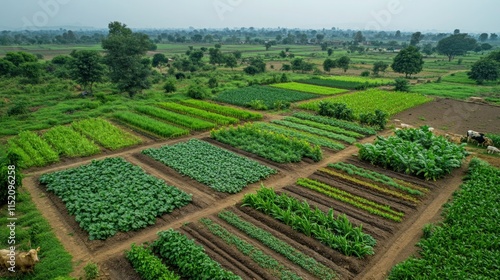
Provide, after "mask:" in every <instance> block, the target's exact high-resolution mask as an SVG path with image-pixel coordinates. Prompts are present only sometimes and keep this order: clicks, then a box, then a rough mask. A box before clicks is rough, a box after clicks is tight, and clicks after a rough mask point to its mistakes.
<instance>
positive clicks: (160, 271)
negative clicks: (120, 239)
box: [125, 244, 180, 280]
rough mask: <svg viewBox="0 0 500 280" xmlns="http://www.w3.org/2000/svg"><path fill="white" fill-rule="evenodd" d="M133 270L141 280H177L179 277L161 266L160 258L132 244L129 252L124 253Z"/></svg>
mask: <svg viewBox="0 0 500 280" xmlns="http://www.w3.org/2000/svg"><path fill="white" fill-rule="evenodd" d="M125 255H126V257H127V259H128V260H129V262H130V263H131V264H132V267H134V270H135V271H137V273H138V274H139V275H140V276H141V279H142V280H179V279H180V277H179V276H178V275H176V274H175V273H174V272H173V271H170V270H168V268H167V267H166V266H164V265H163V263H162V261H161V259H160V258H158V257H157V256H155V255H154V254H153V252H151V250H149V249H146V248H144V247H142V246H137V245H135V244H132V246H131V248H130V250H129V251H127V252H125Z"/></svg>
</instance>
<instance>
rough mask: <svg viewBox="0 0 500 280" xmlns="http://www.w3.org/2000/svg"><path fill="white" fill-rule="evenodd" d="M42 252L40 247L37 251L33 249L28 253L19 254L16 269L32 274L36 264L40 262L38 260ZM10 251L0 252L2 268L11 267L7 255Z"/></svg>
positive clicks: (17, 254)
mask: <svg viewBox="0 0 500 280" xmlns="http://www.w3.org/2000/svg"><path fill="white" fill-rule="evenodd" d="M39 251H40V247H38V248H36V250H35V249H31V250H29V251H28V252H19V253H16V259H15V265H16V268H19V269H20V270H21V272H32V271H33V268H34V267H35V264H36V263H37V262H39V261H40V259H38V252H39ZM9 252H10V251H9V250H0V266H1V267H4V268H7V269H8V268H9V267H11V264H10V263H9V259H8V257H7V254H8V253H9Z"/></svg>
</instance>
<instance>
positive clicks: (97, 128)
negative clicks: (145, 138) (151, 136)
mask: <svg viewBox="0 0 500 280" xmlns="http://www.w3.org/2000/svg"><path fill="white" fill-rule="evenodd" d="M71 127H72V128H73V129H74V130H76V131H78V132H80V133H82V134H83V135H85V136H87V137H89V138H90V139H93V140H94V141H96V142H97V143H99V144H100V145H101V146H103V147H105V148H107V149H110V150H118V149H121V148H125V147H129V146H133V145H137V144H140V143H142V140H141V139H140V138H139V137H136V136H134V135H132V134H130V133H128V132H125V131H123V130H121V129H119V128H118V127H116V126H114V125H112V124H111V123H109V122H108V121H105V120H103V119H99V118H98V119H86V120H81V121H77V122H74V123H72V124H71Z"/></svg>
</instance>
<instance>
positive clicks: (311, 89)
mask: <svg viewBox="0 0 500 280" xmlns="http://www.w3.org/2000/svg"><path fill="white" fill-rule="evenodd" d="M271 86H272V87H276V88H282V89H289V90H295V91H302V92H308V93H314V94H321V95H334V94H339V93H344V92H347V90H345V89H337V88H332V87H322V86H315V85H311V84H303V83H296V82H291V83H282V84H273V85H271Z"/></svg>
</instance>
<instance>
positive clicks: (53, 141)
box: [43, 126, 101, 157]
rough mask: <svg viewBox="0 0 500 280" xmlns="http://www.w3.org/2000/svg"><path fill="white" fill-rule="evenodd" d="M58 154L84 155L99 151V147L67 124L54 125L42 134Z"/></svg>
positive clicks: (69, 155) (68, 155)
mask: <svg viewBox="0 0 500 280" xmlns="http://www.w3.org/2000/svg"><path fill="white" fill-rule="evenodd" d="M43 139H45V140H46V141H47V142H48V143H49V144H50V145H51V146H52V147H54V148H55V149H56V151H57V152H58V153H59V154H63V155H65V156H67V157H84V156H90V155H94V154H97V153H99V152H101V150H100V149H99V147H98V146H97V145H96V144H94V143H93V142H92V141H90V140H88V139H87V138H85V137H84V136H82V135H81V134H80V133H78V132H76V131H75V130H73V129H72V128H71V127H68V126H56V127H54V128H51V129H49V130H48V131H46V132H45V133H44V134H43Z"/></svg>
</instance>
